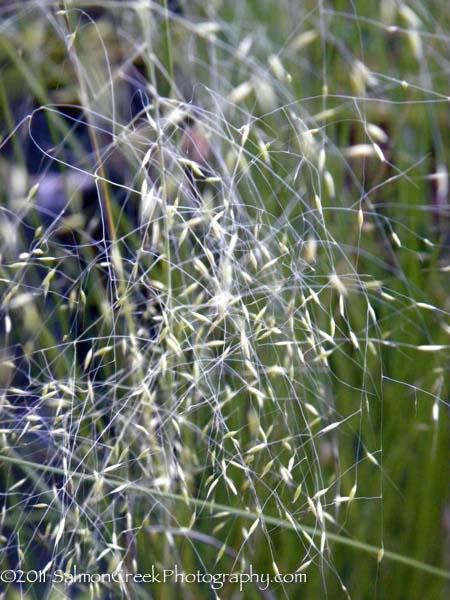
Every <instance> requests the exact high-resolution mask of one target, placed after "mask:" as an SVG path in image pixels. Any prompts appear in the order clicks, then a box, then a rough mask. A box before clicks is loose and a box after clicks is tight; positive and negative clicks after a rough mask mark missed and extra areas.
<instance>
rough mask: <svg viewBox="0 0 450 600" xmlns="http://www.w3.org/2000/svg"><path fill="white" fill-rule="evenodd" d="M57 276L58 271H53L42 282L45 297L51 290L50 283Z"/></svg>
mask: <svg viewBox="0 0 450 600" xmlns="http://www.w3.org/2000/svg"><path fill="white" fill-rule="evenodd" d="M55 275H56V269H51V270H50V271H49V272H48V273H47V275H46V276H45V277H44V279H43V280H42V287H43V288H44V297H45V296H47V294H48V291H49V289H50V283H51V282H52V280H53V278H54V277H55Z"/></svg>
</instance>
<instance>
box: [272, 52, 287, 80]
mask: <svg viewBox="0 0 450 600" xmlns="http://www.w3.org/2000/svg"><path fill="white" fill-rule="evenodd" d="M267 62H268V64H269V69H270V70H271V71H272V73H273V74H274V76H275V77H276V78H277V79H279V80H280V81H286V79H287V73H286V69H285V68H284V65H283V63H282V62H281V60H280V57H279V56H277V55H276V54H271V55H270V56H269V58H268V59H267Z"/></svg>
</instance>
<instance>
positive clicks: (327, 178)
mask: <svg viewBox="0 0 450 600" xmlns="http://www.w3.org/2000/svg"><path fill="white" fill-rule="evenodd" d="M323 180H324V183H325V187H326V189H327V192H328V195H329V197H330V198H331V199H333V198H335V197H336V188H335V185H334V179H333V176H332V175H331V173H330V171H325V173H324V174H323Z"/></svg>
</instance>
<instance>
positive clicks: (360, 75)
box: [350, 60, 378, 96]
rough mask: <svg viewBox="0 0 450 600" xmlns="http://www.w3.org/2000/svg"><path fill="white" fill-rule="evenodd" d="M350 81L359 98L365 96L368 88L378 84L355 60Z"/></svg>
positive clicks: (363, 65) (362, 64)
mask: <svg viewBox="0 0 450 600" xmlns="http://www.w3.org/2000/svg"><path fill="white" fill-rule="evenodd" d="M350 81H351V83H352V86H353V89H354V90H355V93H356V94H358V95H360V96H364V95H365V93H366V90H367V88H368V87H369V88H372V87H375V86H376V85H377V83H378V82H377V79H376V77H375V76H374V75H373V74H372V73H371V72H370V70H369V69H368V68H367V67H366V65H365V64H364V63H362V62H361V61H360V60H355V61H354V63H353V65H352V69H351V72H350Z"/></svg>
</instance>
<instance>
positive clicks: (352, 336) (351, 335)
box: [349, 330, 359, 350]
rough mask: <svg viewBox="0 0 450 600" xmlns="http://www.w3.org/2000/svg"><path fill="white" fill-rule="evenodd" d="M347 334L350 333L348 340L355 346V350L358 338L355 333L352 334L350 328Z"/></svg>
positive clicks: (357, 345) (357, 348) (357, 347)
mask: <svg viewBox="0 0 450 600" xmlns="http://www.w3.org/2000/svg"><path fill="white" fill-rule="evenodd" d="M349 335H350V341H351V342H352V344H353V346H354V347H355V349H356V350H359V342H358V338H357V337H356V335H355V334H354V332H353V331H352V330H350V331H349Z"/></svg>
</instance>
